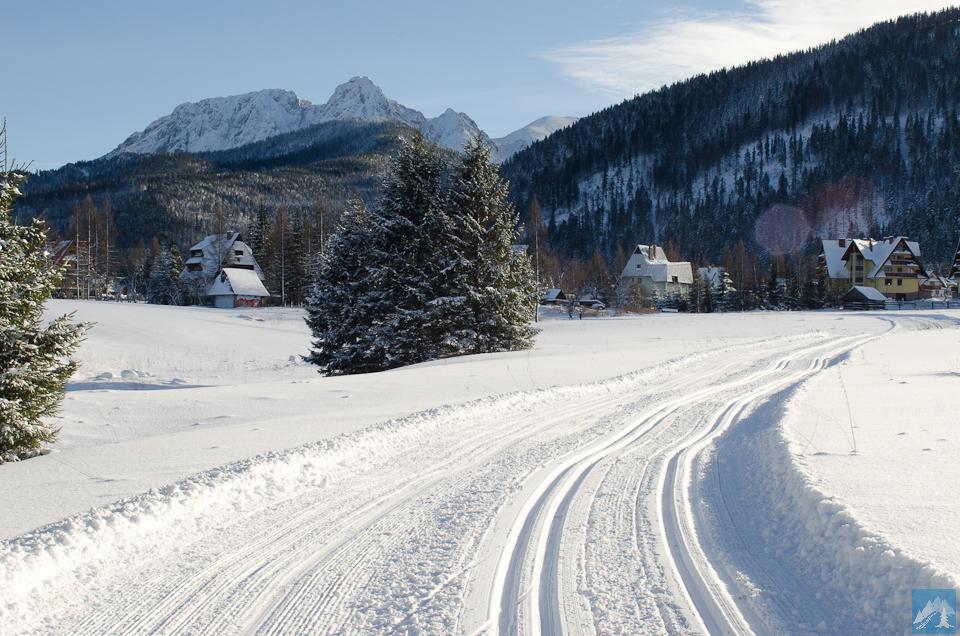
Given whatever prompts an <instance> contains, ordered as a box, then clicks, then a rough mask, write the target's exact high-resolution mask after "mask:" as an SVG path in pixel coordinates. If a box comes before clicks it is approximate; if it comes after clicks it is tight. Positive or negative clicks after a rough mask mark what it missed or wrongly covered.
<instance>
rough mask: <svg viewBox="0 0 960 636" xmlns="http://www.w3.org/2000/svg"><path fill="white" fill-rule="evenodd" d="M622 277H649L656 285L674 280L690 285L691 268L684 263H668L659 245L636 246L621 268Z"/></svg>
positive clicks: (691, 281)
mask: <svg viewBox="0 0 960 636" xmlns="http://www.w3.org/2000/svg"><path fill="white" fill-rule="evenodd" d="M623 277H625V278H630V277H634V278H636V277H649V278H650V279H651V280H653V281H654V282H657V283H664V282H673V279H674V278H676V279H677V282H678V283H684V284H686V285H690V284H692V283H693V267H692V266H691V265H690V263H688V262H686V261H678V262H675V263H672V262H670V261H669V260H667V255H666V253H665V252H664V251H663V248H662V247H660V246H659V245H637V249H635V250H634V251H633V254H632V255H631V256H630V259H629V260H628V261H627V264H626V265H625V266H624V267H623Z"/></svg>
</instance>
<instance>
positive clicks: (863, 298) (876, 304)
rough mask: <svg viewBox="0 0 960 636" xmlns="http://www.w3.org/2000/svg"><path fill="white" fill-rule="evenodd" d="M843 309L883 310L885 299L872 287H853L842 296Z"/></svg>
mask: <svg viewBox="0 0 960 636" xmlns="http://www.w3.org/2000/svg"><path fill="white" fill-rule="evenodd" d="M842 302H843V308H844V309H884V308H885V307H886V304H887V297H886V296H884V295H883V294H882V293H880V291H879V290H877V289H874V288H873V287H866V286H864V285H854V286H853V287H851V288H850V289H849V291H847V293H846V294H844V295H843V298H842Z"/></svg>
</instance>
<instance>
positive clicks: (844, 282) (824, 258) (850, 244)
mask: <svg viewBox="0 0 960 636" xmlns="http://www.w3.org/2000/svg"><path fill="white" fill-rule="evenodd" d="M821 246H822V251H821V254H820V258H821V262H822V264H823V266H824V267H826V271H827V279H828V281H829V285H830V288H831V291H833V292H837V293H844V292H846V291H847V290H848V289H850V287H852V286H854V285H860V286H864V287H873V288H874V289H876V290H878V291H879V292H880V293H882V294H883V295H884V296H886V297H887V298H890V299H892V300H916V299H917V298H918V297H919V294H920V283H921V282H922V280H924V279H925V278H926V273H925V270H924V268H923V263H921V261H920V244H919V243H917V242H916V241H911V240H909V239H907V237H905V236H888V237H886V238H884V239H882V240H879V241H875V240H873V239H824V240H823V241H822V242H821Z"/></svg>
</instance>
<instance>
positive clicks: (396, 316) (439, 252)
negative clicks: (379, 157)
mask: <svg viewBox="0 0 960 636" xmlns="http://www.w3.org/2000/svg"><path fill="white" fill-rule="evenodd" d="M443 180H444V165H443V160H442V158H441V156H440V155H439V153H438V152H437V150H436V149H435V148H434V147H433V146H432V145H431V144H430V143H429V142H427V141H426V140H425V139H424V138H423V137H422V136H421V135H419V134H416V135H414V137H413V138H412V139H411V140H404V141H403V142H402V143H401V146H400V150H399V152H398V154H397V156H396V157H395V158H394V160H393V162H392V164H391V166H390V169H389V171H388V173H387V176H386V177H385V178H384V181H383V184H382V188H381V200H380V204H379V206H377V208H376V209H375V210H374V211H372V212H371V214H370V222H371V226H372V229H373V232H374V239H373V241H372V251H371V253H370V258H371V267H370V276H371V279H372V280H371V283H370V287H371V288H372V289H376V290H378V293H377V296H376V302H377V304H378V305H379V309H380V311H381V312H382V313H383V314H384V315H385V316H387V318H386V319H385V320H384V321H383V322H381V323H380V324H378V325H377V326H376V342H377V346H378V347H379V348H380V349H381V353H382V355H383V359H384V362H385V364H386V366H387V367H397V366H403V365H407V364H414V363H416V362H422V361H424V360H430V359H433V358H435V357H437V356H438V355H440V353H441V349H443V348H444V347H445V346H446V344H445V343H444V342H442V338H440V336H442V334H443V332H444V329H443V328H442V327H441V325H440V324H438V323H439V322H440V321H445V320H447V319H448V316H447V314H448V311H449V310H450V307H449V305H448V303H447V300H448V295H447V294H446V292H445V289H444V283H443V278H444V276H446V272H445V269H446V268H447V267H449V266H450V259H453V258H456V256H455V255H454V254H452V250H451V247H452V246H451V240H450V235H451V232H452V227H451V223H450V220H449V218H448V217H447V214H446V209H445V201H444V191H443Z"/></svg>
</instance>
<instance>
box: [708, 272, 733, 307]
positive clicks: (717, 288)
mask: <svg viewBox="0 0 960 636" xmlns="http://www.w3.org/2000/svg"><path fill="white" fill-rule="evenodd" d="M711 291H712V294H713V310H714V311H719V312H724V311H730V305H731V302H730V295H731V294H732V292H733V281H732V280H731V279H730V273H729V272H727V270H726V269H721V270H720V273H719V275H718V276H717V284H716V285H714V286H713V288H712V290H711Z"/></svg>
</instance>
